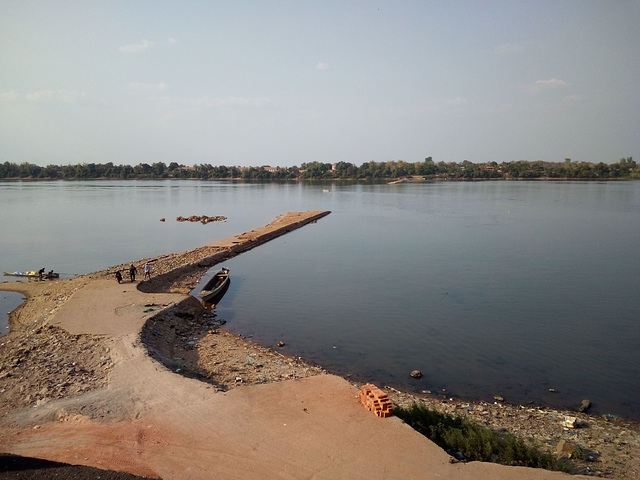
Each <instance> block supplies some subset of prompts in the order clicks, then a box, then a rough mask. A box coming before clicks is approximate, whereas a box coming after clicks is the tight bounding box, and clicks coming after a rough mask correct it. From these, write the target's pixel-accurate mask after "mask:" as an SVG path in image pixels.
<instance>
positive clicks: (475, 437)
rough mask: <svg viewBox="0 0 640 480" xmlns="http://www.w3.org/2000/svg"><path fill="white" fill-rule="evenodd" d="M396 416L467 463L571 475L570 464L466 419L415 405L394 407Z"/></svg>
mask: <svg viewBox="0 0 640 480" xmlns="http://www.w3.org/2000/svg"><path fill="white" fill-rule="evenodd" d="M393 413H394V414H395V415H396V416H397V417H399V418H401V419H402V420H404V421H405V422H406V423H407V424H408V425H410V426H411V427H412V428H413V429H414V430H416V431H417V432H419V433H421V434H422V435H424V436H425V437H427V438H429V439H430V440H431V441H433V442H434V443H435V444H436V445H438V446H440V447H442V448H443V449H444V450H446V451H447V452H449V453H450V454H452V455H455V454H456V453H457V452H461V453H462V455H464V458H465V459H466V460H468V461H481V462H493V463H500V464H502V465H519V466H525V467H533V468H544V469H547V470H559V471H562V472H569V473H570V472H571V470H572V469H571V465H570V464H569V463H567V462H563V461H561V460H560V459H558V458H556V457H554V456H553V455H551V454H549V453H545V452H542V451H540V450H539V449H537V448H536V447H535V446H533V445H527V443H525V441H523V440H521V439H518V438H516V437H514V436H513V435H511V434H509V433H503V432H495V431H493V430H491V429H489V428H487V427H483V426H480V425H478V424H476V423H474V422H472V421H471V420H469V419H468V418H467V417H464V416H460V415H449V414H445V413H440V412H438V411H436V410H432V409H430V408H428V407H426V406H425V405H423V404H419V403H414V404H413V405H412V406H411V407H409V408H402V407H398V406H395V407H394V409H393Z"/></svg>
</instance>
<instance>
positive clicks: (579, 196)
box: [0, 181, 640, 420]
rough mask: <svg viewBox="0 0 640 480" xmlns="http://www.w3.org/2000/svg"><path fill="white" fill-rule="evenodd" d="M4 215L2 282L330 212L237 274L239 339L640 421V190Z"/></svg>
mask: <svg viewBox="0 0 640 480" xmlns="http://www.w3.org/2000/svg"><path fill="white" fill-rule="evenodd" d="M0 204H1V205H2V208H1V209H0V225H2V236H1V238H2V241H1V242H0V247H1V252H2V255H0V267H1V268H2V270H3V271H14V270H37V269H39V268H42V267H45V268H46V269H47V270H49V269H53V270H55V271H59V272H61V273H63V274H64V275H63V276H72V275H74V274H81V273H88V272H91V271H95V270H99V269H102V268H105V267H108V266H111V265H115V264H119V263H122V262H126V261H129V260H136V259H140V258H143V257H150V256H154V255H158V254H162V253H169V252H173V251H183V250H188V249H190V248H194V247H197V246H200V245H203V244H206V243H210V242H213V241H215V240H219V239H221V238H225V237H229V236H232V235H235V234H238V233H241V232H244V231H247V230H250V229H252V228H254V227H258V226H262V225H264V224H266V223H269V222H270V221H272V220H273V219H274V218H275V217H276V216H277V215H279V214H281V213H284V212H287V211H297V210H331V211H332V213H331V215H329V216H328V217H325V218H324V219H322V220H320V221H319V222H318V223H317V224H313V225H309V226H306V227H304V228H302V229H300V230H297V231H295V232H292V233H289V234H287V235H285V236H284V237H281V238H280V239H277V240H275V241H272V242H270V243H268V244H266V245H263V246H261V247H259V248H257V249H254V250H252V251H250V252H247V253H245V254H243V255H241V256H239V257H236V258H234V259H232V260H231V261H229V262H228V263H227V264H226V265H227V266H228V267H230V268H231V270H232V283H231V286H230V288H229V290H228V292H227V294H226V295H225V297H224V299H223V300H222V301H221V303H220V304H219V305H218V308H217V312H218V315H219V317H221V318H224V319H226V320H227V321H228V323H227V325H226V327H227V328H228V329H230V330H232V331H235V332H238V333H242V334H243V335H247V336H252V337H253V339H254V340H255V341H257V342H259V343H263V344H265V345H275V344H276V343H277V342H278V341H284V342H285V343H286V347H285V350H286V351H287V353H290V354H293V355H299V356H302V357H303V358H305V359H306V360H310V361H315V362H317V363H319V364H321V365H323V366H325V367H326V368H327V369H329V370H330V371H333V372H336V373H340V374H345V375H352V376H353V378H354V379H358V380H361V381H374V382H376V383H377V384H380V385H385V384H386V385H394V386H396V387H399V388H405V389H411V390H414V391H418V392H419V391H422V390H430V391H432V392H433V393H438V392H442V391H443V389H445V390H446V392H447V393H448V394H450V395H456V396H462V397H471V398H479V399H485V400H492V398H493V396H494V395H502V396H504V397H505V398H506V399H507V400H508V401H510V402H514V403H526V402H530V401H533V402H535V403H539V404H547V405H552V406H558V407H575V406H577V405H579V403H580V401H581V400H582V399H583V398H589V399H590V400H591V401H592V402H593V404H594V412H600V413H604V412H608V413H612V414H617V415H623V416H626V417H629V418H634V419H636V420H640V324H639V321H640V280H639V278H638V274H639V273H640V256H639V255H638V253H637V250H638V246H639V245H640V182H611V183H595V182H590V183H586V182H585V183H582V182H566V183H565V182H504V181H498V182H477V183H464V182H442V183H421V184H399V185H354V184H326V183H325V184H317V185H313V184H297V183H286V184H277V183H267V184H260V183H251V184H247V183H222V182H201V181H148V182H144V181H128V182H116V181H87V182H4V183H0ZM179 215H182V216H189V215H209V216H215V215H224V216H226V217H228V220H227V221H226V222H216V223H211V224H208V225H201V224H199V223H198V224H190V223H179V222H176V221H175V218H176V217H177V216H179ZM160 218H166V222H160ZM5 279H9V277H5ZM21 298H22V297H21V296H20V295H14V294H7V293H6V292H2V294H1V295H0V308H2V309H3V310H1V311H2V312H3V313H4V312H6V311H8V310H11V309H12V308H14V307H15V303H16V302H19V301H20V299H21ZM6 302H13V303H12V304H9V303H6ZM414 369H418V370H421V371H422V372H423V374H424V376H423V378H422V379H421V380H414V379H412V378H410V376H409V373H410V372H411V370H414ZM549 389H555V390H556V391H557V392H556V393H550V392H549Z"/></svg>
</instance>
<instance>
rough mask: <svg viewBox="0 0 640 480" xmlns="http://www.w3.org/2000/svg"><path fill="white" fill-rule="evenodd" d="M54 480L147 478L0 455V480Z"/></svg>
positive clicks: (133, 479)
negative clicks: (55, 479) (56, 479)
mask: <svg viewBox="0 0 640 480" xmlns="http://www.w3.org/2000/svg"><path fill="white" fill-rule="evenodd" d="M54 478H59V479H61V480H63V479H64V480H89V479H91V480H95V479H98V478H99V479H100V480H143V479H147V478H148V477H139V476H137V475H132V474H130V473H123V472H115V471H113V470H101V469H99V468H93V467H85V466H82V465H69V464H68V463H59V462H51V461H49V460H42V459H40V458H31V457H21V456H18V455H10V454H7V453H0V479H2V480H4V479H19V480H51V479H54Z"/></svg>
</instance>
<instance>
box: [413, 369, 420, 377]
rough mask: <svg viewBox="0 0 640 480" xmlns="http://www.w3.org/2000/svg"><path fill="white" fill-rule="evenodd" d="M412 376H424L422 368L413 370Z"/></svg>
mask: <svg viewBox="0 0 640 480" xmlns="http://www.w3.org/2000/svg"><path fill="white" fill-rule="evenodd" d="M411 376H412V377H413V378H422V372H421V371H420V370H413V371H412V372H411Z"/></svg>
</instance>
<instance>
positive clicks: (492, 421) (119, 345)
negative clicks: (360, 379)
mask: <svg viewBox="0 0 640 480" xmlns="http://www.w3.org/2000/svg"><path fill="white" fill-rule="evenodd" d="M327 214H329V212H290V213H288V214H285V215H282V216H281V217H278V218H277V219H276V220H274V221H273V222H272V223H270V224H268V225H266V226H264V227H260V228H256V229H255V230H251V231H249V232H245V233H242V234H239V235H236V236H235V237H231V238H228V239H225V240H222V241H219V242H216V243H214V244H211V245H206V246H203V247H201V248H198V249H195V250H191V251H189V252H183V253H176V254H170V255H164V256H160V257H157V258H149V259H141V260H137V261H136V262H135V264H136V266H137V267H138V271H139V276H140V277H141V276H142V275H141V274H142V266H143V265H144V264H145V263H147V262H149V263H150V264H151V265H152V278H151V280H148V281H136V282H130V281H129V280H128V277H127V276H126V275H125V280H124V281H123V282H122V283H118V282H116V280H115V272H116V271H118V270H127V269H128V266H129V262H128V263H124V264H122V265H117V266H114V267H111V268H109V269H107V270H103V271H99V272H95V273H91V274H88V275H83V276H79V277H77V278H74V279H71V280H59V281H43V282H5V283H0V289H2V290H8V291H16V292H21V293H23V294H24V295H25V296H26V297H27V301H26V302H25V303H24V304H23V305H22V306H20V307H19V308H18V309H16V310H15V311H14V312H12V315H11V317H10V324H11V333H10V334H9V335H7V336H5V337H2V338H1V339H0V344H1V345H0V392H1V395H0V453H6V454H13V455H20V456H25V457H35V458H40V459H46V460H52V461H57V462H65V463H69V464H73V465H85V466H90V467H96V468H100V469H106V470H114V471H118V472H128V473H131V474H135V475H140V476H146V477H150V478H163V479H167V480H168V479H184V478H190V479H209V478H230V479H248V478H282V479H299V478H313V479H334V478H335V479H338V478H353V479H356V478H363V479H364V478H368V479H379V478H388V479H400V478H402V479H432V478H433V479H435V478H449V479H556V478H558V479H560V478H572V477H571V476H569V475H566V474H562V473H556V472H548V471H544V470H538V469H530V468H524V467H513V466H501V465H496V464H488V463H480V462H469V463H464V462H457V463H452V462H451V459H452V457H451V456H450V455H449V454H447V453H446V452H444V451H443V450H442V449H441V448H439V447H438V446H436V445H435V444H433V443H432V442H430V441H429V440H427V439H426V438H424V437H423V436H421V435H420V434H418V433H417V432H415V431H414V430H412V429H411V428H410V427H408V426H407V425H406V424H404V423H403V422H402V421H401V420H400V419H398V418H396V417H390V418H378V417H376V416H374V415H373V414H372V413H370V412H368V411H367V410H365V409H364V408H363V407H362V405H360V403H359V402H358V400H357V394H358V390H359V387H360V385H355V384H353V383H351V382H349V381H347V380H346V379H344V378H341V377H339V376H336V375H332V374H330V373H328V372H326V371H325V370H324V369H323V368H322V367H320V366H316V365H310V364H308V363H306V362H304V360H303V359H300V358H293V357H290V356H287V355H284V354H283V353H282V352H281V351H279V349H278V346H276V345H273V346H261V345H257V344H255V343H253V342H251V341H249V340H247V339H244V338H241V337H239V336H237V335H234V334H232V333H230V332H228V331H226V330H224V328H223V322H222V321H220V320H219V319H218V318H217V317H216V316H215V312H209V311H207V310H205V309H203V307H202V305H201V304H200V303H199V302H198V301H197V300H196V299H195V298H193V297H191V296H190V295H189V292H190V291H191V290H192V289H193V288H194V286H195V285H197V283H198V282H199V280H200V278H201V277H202V276H203V275H204V274H205V273H206V271H207V270H208V269H209V268H210V267H211V266H213V265H216V264H219V263H221V262H224V261H225V260H226V259H228V258H231V257H233V256H235V255H238V254H240V253H242V252H244V251H247V250H249V249H251V248H255V247H257V246H259V245H261V244H263V243H265V242H267V241H269V240H271V239H273V238H276V237H278V236H280V235H283V234H285V233H287V232H288V231H291V230H293V229H295V228H300V227H303V226H305V225H308V224H310V223H313V222H316V221H318V220H320V219H321V218H322V217H324V216H325V215H327ZM305 228H313V225H311V226H308V227H305ZM380 387H384V386H382V385H381V386H380ZM385 391H386V392H387V393H388V395H389V396H390V398H391V399H392V401H393V402H394V403H396V404H399V405H408V404H410V403H411V402H413V401H416V399H417V397H416V396H414V395H410V394H408V393H403V392H399V391H397V390H394V389H392V388H386V389H385ZM419 400H420V401H424V402H426V403H427V404H429V405H430V406H432V407H433V408H436V409H438V410H440V411H446V412H452V413H458V414H461V415H468V416H470V417H472V418H474V419H476V420H477V421H478V422H479V423H482V424H485V425H488V426H490V427H492V428H495V429H505V430H507V431H509V432H511V433H513V434H514V435H517V436H520V437H522V438H531V439H533V440H534V441H535V442H536V443H538V444H539V445H540V446H541V448H543V449H546V450H548V451H552V452H555V451H556V449H557V446H558V443H559V442H560V441H561V440H564V441H565V442H570V443H572V444H575V445H577V446H579V447H580V448H581V450H582V451H583V452H584V455H583V458H582V459H581V460H575V461H574V464H575V467H576V471H577V472H579V473H580V474H582V475H590V476H598V477H606V478H618V479H632V478H635V479H637V478H640V426H639V425H638V424H636V423H632V422H628V421H625V420H624V419H620V418H610V417H596V416H591V415H589V414H588V413H577V412H568V411H567V412H563V411H557V410H553V409H545V408H538V407H532V406H520V405H509V404H507V403H505V402H504V401H500V400H496V402H495V403H490V404H487V403H482V402H467V401H462V400H460V399H455V398H450V397H444V396H443V395H434V394H432V395H428V396H427V395H424V396H421V397H420V398H419ZM566 416H573V417H576V418H577V419H578V423H579V427H580V428H571V429H569V428H566V427H565V426H564V425H563V421H564V419H565V417H566ZM0 476H2V474H1V473H0ZM574 478H575V477H574Z"/></svg>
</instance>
